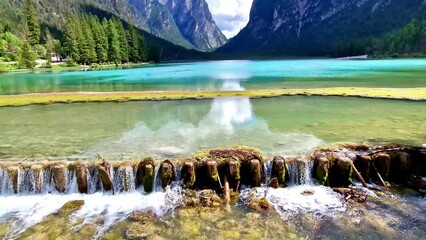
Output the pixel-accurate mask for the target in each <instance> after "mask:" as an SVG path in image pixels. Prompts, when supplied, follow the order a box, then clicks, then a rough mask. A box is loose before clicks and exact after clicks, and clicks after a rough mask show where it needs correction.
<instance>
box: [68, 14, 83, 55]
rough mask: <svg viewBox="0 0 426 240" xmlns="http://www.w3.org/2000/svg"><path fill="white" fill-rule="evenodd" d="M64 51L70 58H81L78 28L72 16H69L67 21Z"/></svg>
mask: <svg viewBox="0 0 426 240" xmlns="http://www.w3.org/2000/svg"><path fill="white" fill-rule="evenodd" d="M64 52H65V55H66V56H67V57H68V58H71V59H73V60H75V61H79V60H80V50H79V42H78V37H77V29H76V24H75V21H74V19H73V18H72V17H68V18H67V20H66V23H65V31H64Z"/></svg>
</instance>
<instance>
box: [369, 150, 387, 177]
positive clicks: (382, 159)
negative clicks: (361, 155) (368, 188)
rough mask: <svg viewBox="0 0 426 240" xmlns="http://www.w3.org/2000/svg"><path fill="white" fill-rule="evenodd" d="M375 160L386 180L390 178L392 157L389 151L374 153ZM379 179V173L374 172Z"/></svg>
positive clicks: (378, 169)
mask: <svg viewBox="0 0 426 240" xmlns="http://www.w3.org/2000/svg"><path fill="white" fill-rule="evenodd" d="M372 158H373V162H374V164H375V166H376V168H377V171H379V173H380V175H381V176H382V178H383V179H384V180H387V179H389V171H390V167H391V157H390V156H389V154H387V153H377V154H375V155H373V157H372ZM373 176H375V177H376V180H377V179H378V176H377V173H375V174H373Z"/></svg>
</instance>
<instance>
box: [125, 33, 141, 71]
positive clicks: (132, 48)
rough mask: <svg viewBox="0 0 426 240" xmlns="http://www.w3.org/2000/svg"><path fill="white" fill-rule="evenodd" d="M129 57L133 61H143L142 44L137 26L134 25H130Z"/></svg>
mask: <svg viewBox="0 0 426 240" xmlns="http://www.w3.org/2000/svg"><path fill="white" fill-rule="evenodd" d="M128 40H129V59H130V61H131V62H134V63H136V62H139V61H141V60H142V59H141V56H140V52H141V51H140V44H139V34H138V32H137V30H136V28H135V27H134V26H132V25H130V26H129V39H128Z"/></svg>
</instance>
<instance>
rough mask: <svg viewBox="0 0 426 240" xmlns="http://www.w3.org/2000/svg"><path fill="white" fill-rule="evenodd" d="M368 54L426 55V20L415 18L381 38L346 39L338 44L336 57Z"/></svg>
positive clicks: (376, 55) (387, 55)
mask: <svg viewBox="0 0 426 240" xmlns="http://www.w3.org/2000/svg"><path fill="white" fill-rule="evenodd" d="M364 54H368V55H371V56H374V57H425V56H426V20H413V21H411V22H410V23H408V24H407V25H406V26H405V27H404V28H402V29H399V30H395V31H393V32H391V33H388V34H386V35H384V36H383V37H380V38H367V39H356V40H345V41H341V42H339V43H337V44H336V46H335V49H334V56H335V57H345V56H356V55H364Z"/></svg>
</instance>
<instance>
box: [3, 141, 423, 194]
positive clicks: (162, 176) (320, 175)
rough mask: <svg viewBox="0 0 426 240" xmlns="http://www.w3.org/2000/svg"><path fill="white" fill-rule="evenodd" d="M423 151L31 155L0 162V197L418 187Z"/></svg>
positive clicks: (352, 148)
mask: <svg viewBox="0 0 426 240" xmlns="http://www.w3.org/2000/svg"><path fill="white" fill-rule="evenodd" d="M425 176H426V149H425V148H420V147H419V148H416V147H407V146H399V145H387V146H380V147H372V146H367V145H355V144H336V145H333V146H330V147H322V148H317V149H314V150H313V152H312V153H311V154H308V155H301V156H296V157H282V156H274V157H270V158H265V157H263V156H262V154H261V153H260V151H259V150H256V149H253V148H248V147H236V148H223V149H214V150H206V151H202V152H198V153H197V154H195V155H194V156H192V157H190V158H185V159H174V160H164V161H161V162H156V161H154V159H152V158H146V159H144V160H142V161H111V162H110V161H107V160H105V159H102V158H101V157H99V158H98V159H97V160H94V161H74V162H70V161H54V162H51V161H37V162H0V195H9V194H43V193H64V194H65V193H87V194H90V193H95V192H111V193H112V194H118V193H121V192H130V191H136V190H140V191H144V192H146V193H150V192H153V191H162V190H163V189H165V188H166V187H167V186H168V185H171V184H180V185H181V186H183V187H184V188H187V189H195V190H201V189H212V190H216V191H220V192H222V191H223V190H226V189H228V190H233V191H239V190H240V189H241V188H242V187H243V186H244V187H246V186H247V187H258V186H261V185H269V186H271V187H275V188H278V187H286V186H287V185H298V184H314V181H315V182H316V183H318V184H323V185H327V186H330V187H347V186H349V185H352V184H353V181H352V179H353V178H355V177H356V178H357V179H358V180H359V181H360V182H362V183H363V185H364V186H365V187H369V186H371V185H369V183H371V182H377V183H378V184H381V185H383V186H384V188H387V187H389V185H390V183H394V184H405V185H407V186H409V187H412V188H415V189H416V190H418V191H419V192H421V193H424V191H425V190H426V186H425V181H424V177H425Z"/></svg>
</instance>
